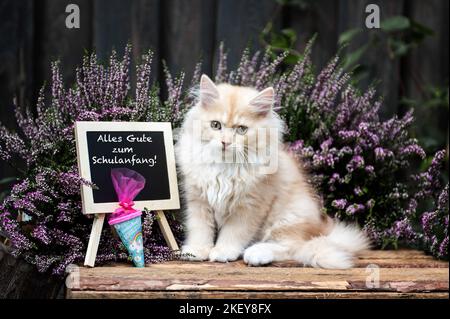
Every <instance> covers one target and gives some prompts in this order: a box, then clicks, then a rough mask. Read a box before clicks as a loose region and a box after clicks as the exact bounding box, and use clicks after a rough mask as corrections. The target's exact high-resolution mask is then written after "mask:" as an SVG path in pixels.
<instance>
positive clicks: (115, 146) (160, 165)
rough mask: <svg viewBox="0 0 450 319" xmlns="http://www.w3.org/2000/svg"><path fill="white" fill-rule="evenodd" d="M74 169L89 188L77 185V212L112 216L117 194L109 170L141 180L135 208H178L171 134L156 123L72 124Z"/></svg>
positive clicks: (166, 126) (166, 125) (169, 127)
mask: <svg viewBox="0 0 450 319" xmlns="http://www.w3.org/2000/svg"><path fill="white" fill-rule="evenodd" d="M75 132H76V144H77V156H78V167H79V171H80V174H81V176H82V177H83V178H85V179H86V180H88V181H91V182H92V183H93V184H94V185H95V187H90V186H85V185H84V186H82V199H83V213H85V214H92V213H108V212H113V211H114V209H116V208H117V207H118V206H117V202H118V199H117V195H116V193H115V190H114V187H113V184H112V181H111V169H113V168H129V169H132V170H134V171H136V172H138V173H140V174H141V175H142V176H144V178H145V180H146V184H145V187H144V189H142V191H141V192H140V193H139V194H138V196H137V197H136V198H135V200H134V202H135V207H136V208H137V209H144V208H147V209H150V210H167V209H178V208H179V206H180V204H179V195H178V185H177V176H176V170H175V158H174V150H173V140H172V129H171V124H170V123H161V122H145V123H144V122H76V123H75Z"/></svg>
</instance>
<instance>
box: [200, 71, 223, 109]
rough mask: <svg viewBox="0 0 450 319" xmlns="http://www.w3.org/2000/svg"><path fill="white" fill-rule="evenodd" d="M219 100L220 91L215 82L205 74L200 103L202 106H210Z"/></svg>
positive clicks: (201, 79) (202, 78) (201, 82)
mask: <svg viewBox="0 0 450 319" xmlns="http://www.w3.org/2000/svg"><path fill="white" fill-rule="evenodd" d="M218 98H219V91H218V90H217V86H216V85H215V84H214V82H213V81H212V80H211V79H210V78H209V77H208V76H207V75H206V74H203V75H202V77H201V78H200V103H201V104H202V105H208V104H211V103H212V102H214V100H217V99H218Z"/></svg>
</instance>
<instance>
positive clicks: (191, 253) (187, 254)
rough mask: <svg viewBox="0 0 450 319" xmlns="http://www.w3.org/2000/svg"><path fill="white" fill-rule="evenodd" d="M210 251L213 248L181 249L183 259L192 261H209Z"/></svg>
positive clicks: (188, 247) (191, 247) (186, 247)
mask: <svg viewBox="0 0 450 319" xmlns="http://www.w3.org/2000/svg"><path fill="white" fill-rule="evenodd" d="M210 251H211V247H209V246H196V245H184V246H183V247H181V259H183V260H191V261H203V260H207V259H208V257H209V252H210Z"/></svg>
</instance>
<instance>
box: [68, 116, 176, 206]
mask: <svg viewBox="0 0 450 319" xmlns="http://www.w3.org/2000/svg"><path fill="white" fill-rule="evenodd" d="M93 132H95V133H98V134H102V133H103V134H106V136H105V139H108V140H109V141H107V142H103V143H106V144H107V145H108V147H109V148H110V149H116V150H118V151H120V150H121V149H122V150H125V151H126V149H127V147H120V145H121V144H123V143H122V142H117V143H115V142H110V141H111V140H112V139H113V138H114V137H116V136H111V134H110V133H114V134H115V135H118V134H119V135H120V133H122V132H123V134H126V133H139V132H145V133H152V132H158V133H162V134H163V139H164V145H163V147H164V151H165V154H164V155H165V163H161V164H164V165H163V166H166V169H164V168H163V169H164V170H165V171H166V174H167V176H164V177H167V178H168V181H162V180H161V179H159V180H158V181H157V184H159V185H160V184H161V183H165V184H166V186H168V190H167V191H168V192H167V191H166V192H165V193H166V194H165V195H164V194H162V195H163V197H164V199H153V200H147V199H144V200H138V199H136V200H135V201H134V203H135V207H136V208H137V209H141V210H142V209H144V208H147V209H149V210H168V209H179V208H180V200H179V194H178V183H177V174H176V166H175V155H174V149H173V139H172V128H171V123H169V122H76V123H75V136H76V146H77V157H78V168H79V172H80V175H81V177H83V178H84V179H86V180H88V181H90V182H93V183H94V184H95V180H93V179H92V175H93V172H92V170H93V167H92V165H93V164H92V163H93V161H92V160H91V158H90V156H89V153H90V151H91V152H92V151H93V150H92V149H91V150H90V147H91V148H92V146H93V145H89V141H88V134H90V133H93ZM111 145H119V146H118V147H112V146H111ZM128 145H129V144H128ZM94 146H96V147H98V145H94ZM150 155H151V154H150ZM115 165H116V166H117V165H119V166H120V164H115ZM124 165H125V164H124ZM144 165H145V166H146V164H144ZM113 166H114V164H113ZM102 167H105V165H103V166H102ZM133 169H135V168H133ZM151 169H152V168H149V170H151ZM140 173H142V172H140ZM162 173H164V172H162ZM143 175H144V176H145V174H143ZM107 181H108V182H110V177H109V175H108V176H107ZM147 183H148V184H149V185H150V187H152V186H154V185H155V183H154V182H153V181H152V180H147ZM110 185H111V189H110V192H111V201H109V202H104V201H100V202H97V201H96V200H95V198H94V197H95V196H94V194H95V192H97V191H96V190H94V189H93V188H92V187H90V186H88V185H83V186H82V189H81V192H82V198H83V205H82V207H83V213H84V214H96V213H107V212H113V211H114V210H115V209H116V208H117V200H116V201H114V198H115V196H116V195H115V193H113V190H112V183H110ZM144 191H145V190H144ZM150 192H151V190H150ZM160 193H161V192H160ZM162 193H164V191H163V192H162ZM169 193H170V194H169ZM167 195H170V196H169V197H168V198H167Z"/></svg>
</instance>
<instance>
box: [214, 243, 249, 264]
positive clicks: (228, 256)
mask: <svg viewBox="0 0 450 319" xmlns="http://www.w3.org/2000/svg"><path fill="white" fill-rule="evenodd" d="M240 255H241V251H240V250H238V249H235V248H229V247H220V246H216V247H214V248H213V249H211V252H210V253H209V261H218V262H222V263H224V262H227V261H234V260H236V259H238V258H239V256H240Z"/></svg>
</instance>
